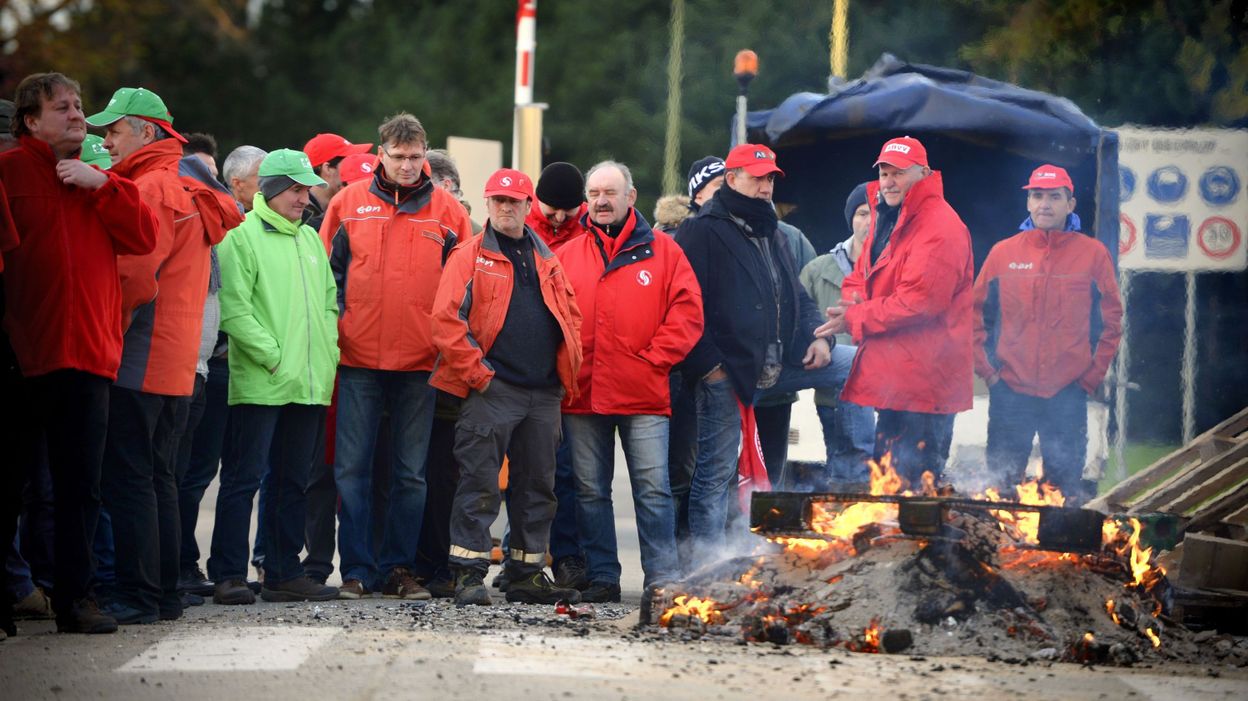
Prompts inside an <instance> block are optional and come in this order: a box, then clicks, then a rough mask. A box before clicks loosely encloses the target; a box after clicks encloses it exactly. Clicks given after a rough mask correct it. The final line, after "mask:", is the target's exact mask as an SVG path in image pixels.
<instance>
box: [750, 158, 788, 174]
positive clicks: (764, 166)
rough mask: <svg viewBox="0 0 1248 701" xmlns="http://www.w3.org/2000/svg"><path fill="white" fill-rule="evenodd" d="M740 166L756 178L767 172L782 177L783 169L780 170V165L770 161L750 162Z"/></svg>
mask: <svg viewBox="0 0 1248 701" xmlns="http://www.w3.org/2000/svg"><path fill="white" fill-rule="evenodd" d="M742 168H743V169H744V170H745V172H747V173H749V174H750V175H753V176H754V177H756V178H761V177H763V176H764V175H767V174H768V173H775V174H776V175H779V176H780V177H782V178H783V177H784V171H783V170H780V166H778V165H776V164H775V163H772V162H770V161H768V162H766V163H751V164H750V165H747V166H742Z"/></svg>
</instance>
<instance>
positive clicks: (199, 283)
mask: <svg viewBox="0 0 1248 701" xmlns="http://www.w3.org/2000/svg"><path fill="white" fill-rule="evenodd" d="M180 160H182V144H181V143H180V142H179V141H177V140H176V139H162V140H160V141H157V142H155V143H151V144H148V145H147V146H144V147H143V148H141V149H139V150H138V151H135V152H134V153H132V154H130V155H129V156H127V157H126V158H125V160H123V161H121V162H120V163H117V164H116V165H114V166H113V168H112V172H114V173H116V174H117V175H121V176H124V177H128V178H131V179H132V180H134V182H135V184H136V185H138V187H139V195H140V196H141V197H142V198H143V202H144V203H146V204H147V206H148V208H149V209H151V211H152V213H153V214H154V215H155V216H156V224H157V230H158V234H157V237H156V248H155V250H153V251H152V252H151V253H149V254H146V255H142V256H122V257H120V258H118V259H117V269H118V271H119V272H120V274H121V291H122V320H123V326H124V325H125V324H126V323H127V322H128V323H129V326H128V328H126V332H125V334H126V336H125V348H124V349H123V351H122V357H121V367H120V368H119V369H118V371H117V385H118V386H120V387H126V388H128V389H133V390H138V391H141V392H149V393H151V394H163V395H169V396H181V397H188V396H190V395H191V394H192V393H193V392H194V391H195V363H196V361H197V360H198V358H199V342H200V336H201V334H202V332H203V326H204V298H205V297H207V296H208V275H209V271H210V256H211V249H212V247H213V246H214V245H215V244H217V243H219V242H220V241H221V240H222V239H224V238H225V232H227V231H229V230H230V229H233V228H234V227H236V226H238V225H239V224H241V223H242V221H243V218H242V215H240V214H239V212H238V207H237V206H235V204H234V201H233V200H231V199H230V198H229V197H228V196H226V195H225V194H223V193H221V192H217V191H216V190H213V189H212V188H210V187H208V186H207V185H204V184H203V183H201V182H199V181H198V180H195V179H194V178H190V177H187V178H183V177H182V176H180V175H178V162H179V161H180Z"/></svg>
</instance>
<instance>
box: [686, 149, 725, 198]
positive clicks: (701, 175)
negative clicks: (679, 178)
mask: <svg viewBox="0 0 1248 701" xmlns="http://www.w3.org/2000/svg"><path fill="white" fill-rule="evenodd" d="M723 174H724V159H722V158H720V157H718V156H707V157H705V158H699V159H698V160H696V161H694V162H693V165H692V166H690V167H689V199H691V200H692V199H695V198H696V197H697V196H698V193H699V192H701V191H702V188H704V187H706V184H707V183H709V182H711V181H712V180H714V179H715V178H718V177H719V176H721V175H723Z"/></svg>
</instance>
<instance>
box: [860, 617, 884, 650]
mask: <svg viewBox="0 0 1248 701" xmlns="http://www.w3.org/2000/svg"><path fill="white" fill-rule="evenodd" d="M883 632H884V631H883V630H881V629H880V619H878V618H873V619H871V625H870V626H868V627H867V629H866V630H864V631H862V639H863V642H864V643H866V649H865V650H863V652H879V651H880V635H881V634H882V633H883Z"/></svg>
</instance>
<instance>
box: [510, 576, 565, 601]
mask: <svg viewBox="0 0 1248 701" xmlns="http://www.w3.org/2000/svg"><path fill="white" fill-rule="evenodd" d="M507 600H508V601H511V602H514V603H519V604H557V603H559V602H560V601H566V602H567V603H569V604H577V603H580V601H581V593H580V592H579V591H577V590H575V589H571V588H568V587H558V586H555V583H554V582H552V581H550V576H549V575H547V574H546V570H538V571H536V572H534V573H533V574H530V575H528V576H525V577H519V578H516V579H513V580H512V581H511V586H509V587H507Z"/></svg>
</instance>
